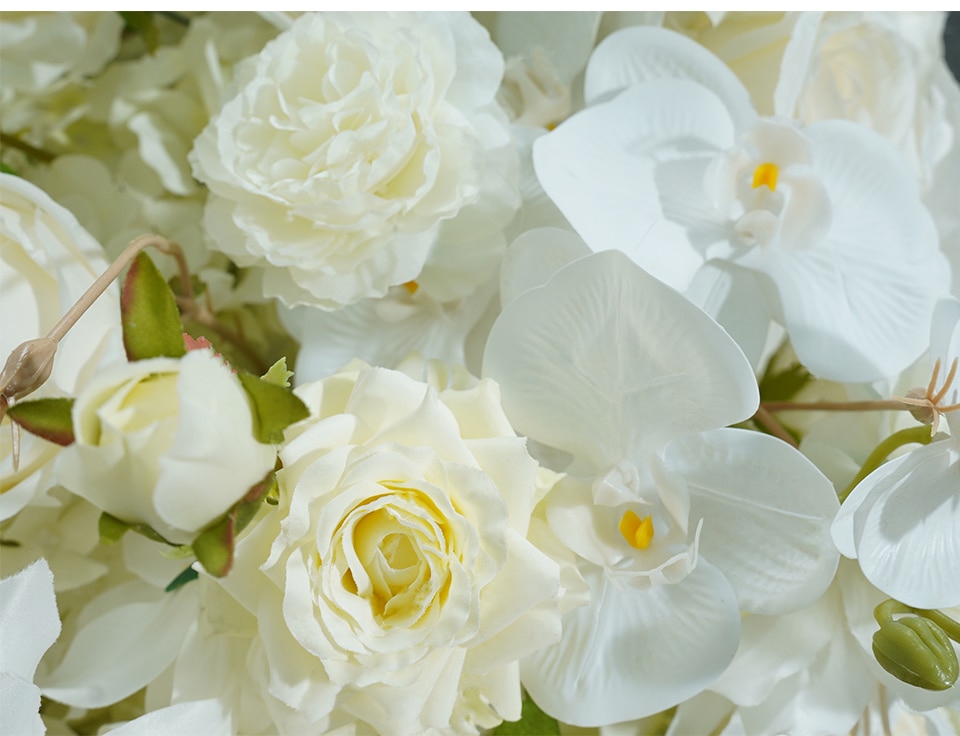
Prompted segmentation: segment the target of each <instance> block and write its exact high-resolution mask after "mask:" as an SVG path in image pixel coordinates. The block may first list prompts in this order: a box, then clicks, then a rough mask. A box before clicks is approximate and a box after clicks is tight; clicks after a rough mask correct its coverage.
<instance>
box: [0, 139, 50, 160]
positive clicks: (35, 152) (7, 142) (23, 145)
mask: <svg viewBox="0 0 960 736" xmlns="http://www.w3.org/2000/svg"><path fill="white" fill-rule="evenodd" d="M0 145H3V146H10V148H16V149H17V150H18V151H23V152H24V153H25V154H27V155H28V156H29V157H30V158H34V159H36V160H37V161H40V162H41V163H45V164H48V163H50V162H51V161H53V160H54V159H55V158H56V156H55V155H54V154H52V153H50V152H49V151H44V150H43V149H42V148H37V147H36V146H31V145H30V144H29V143H27V142H26V141H22V140H20V139H19V138H17V136H15V135H8V134H7V133H0Z"/></svg>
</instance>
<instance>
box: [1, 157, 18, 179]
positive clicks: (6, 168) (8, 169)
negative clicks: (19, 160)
mask: <svg viewBox="0 0 960 736" xmlns="http://www.w3.org/2000/svg"><path fill="white" fill-rule="evenodd" d="M0 172H2V173H4V174H13V175H14V176H20V174H18V173H17V172H16V170H15V169H13V168H11V167H10V166H7V165H6V164H5V163H3V161H0Z"/></svg>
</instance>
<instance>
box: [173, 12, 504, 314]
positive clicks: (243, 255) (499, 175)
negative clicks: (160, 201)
mask: <svg viewBox="0 0 960 736" xmlns="http://www.w3.org/2000/svg"><path fill="white" fill-rule="evenodd" d="M244 64H245V66H243V65H241V66H240V67H238V69H237V77H236V84H237V88H238V90H239V92H238V93H237V95H236V96H235V97H233V98H232V99H231V100H229V101H228V102H226V104H224V106H223V108H222V109H221V110H220V112H219V114H217V115H216V117H215V118H214V119H213V120H212V121H211V122H210V124H209V125H208V126H207V127H206V128H205V129H204V131H203V133H201V135H200V136H199V137H198V138H197V139H196V141H195V142H194V148H193V151H192V152H191V154H190V160H191V163H192V165H193V171H194V175H195V176H196V177H197V178H198V179H200V180H201V181H202V182H204V183H205V184H207V186H208V187H209V189H210V192H211V197H210V199H209V200H208V203H207V208H206V213H205V224H206V227H207V231H208V233H209V236H210V238H211V240H212V241H213V245H214V247H216V248H217V249H219V250H222V251H223V252H224V253H226V254H227V255H229V256H230V257H231V258H233V259H234V261H236V262H237V263H238V264H239V265H241V266H258V267H261V268H263V269H265V275H264V290H265V292H266V293H267V295H270V296H278V297H280V298H281V299H282V300H283V301H284V302H285V303H287V304H288V305H291V306H292V305H296V304H312V305H315V306H320V307H323V308H327V309H335V308H339V307H341V306H344V305H347V304H351V303H353V302H356V301H358V300H359V299H362V298H364V297H371V296H383V295H384V294H386V292H387V290H388V289H389V288H390V287H391V286H396V285H399V284H403V283H406V282H409V281H412V280H414V279H417V278H418V276H419V275H420V274H421V271H423V270H424V266H425V265H426V264H427V262H428V257H430V256H431V255H432V254H436V255H439V254H440V252H441V251H443V250H444V248H448V249H453V250H454V251H455V252H457V253H460V252H462V253H463V256H462V258H453V260H456V261H458V262H460V261H462V262H463V266H462V268H460V269H459V270H460V271H462V272H464V274H463V281H464V283H463V288H464V289H466V290H469V289H472V288H474V287H475V286H476V285H477V284H479V283H480V282H481V281H482V280H483V279H484V278H486V277H488V276H489V275H491V274H492V272H493V270H494V269H495V267H496V265H497V262H498V261H497V259H498V257H499V255H500V253H502V250H503V248H504V244H503V239H502V237H498V229H499V228H500V227H502V226H503V225H505V224H506V222H507V221H509V219H510V217H511V216H512V214H513V211H514V210H515V209H516V201H515V200H516V194H515V190H516V162H515V157H514V155H513V153H512V146H511V142H510V138H509V135H508V134H507V131H506V127H505V125H504V123H503V120H504V117H503V113H502V111H500V109H499V108H498V107H497V105H496V103H495V102H494V97H495V95H496V92H497V88H498V85H499V83H500V80H501V78H502V76H503V58H502V56H501V55H500V52H499V51H498V50H497V48H496V47H495V46H494V45H493V43H492V42H491V41H490V39H489V37H488V35H487V34H486V31H484V30H483V28H482V27H481V26H480V25H479V24H478V23H476V22H475V21H473V20H472V19H471V18H470V16H469V15H468V14H466V13H452V14H448V13H426V14H387V13H358V14H349V13H345V14H341V13H329V14H327V13H324V14H308V15H304V16H302V17H300V18H298V19H297V20H296V21H295V22H294V23H293V25H292V26H291V27H290V29H289V30H287V31H286V32H284V33H283V34H281V35H280V36H279V37H277V38H276V39H274V40H273V41H271V42H270V43H268V44H267V45H266V46H265V47H264V49H263V51H262V52H261V53H260V54H259V56H257V57H255V58H253V59H251V60H248V62H245V63H244ZM451 218H456V219H451ZM461 220H463V222H462V224H459V226H458V223H460V221H461ZM450 260H451V257H450V256H449V255H447V256H445V257H440V266H439V267H440V268H443V269H445V270H450V267H449V261H450ZM454 270H457V269H456V268H455V269H454ZM428 276H429V275H428ZM427 281H428V282H429V283H428V284H427V285H425V286H428V287H429V288H431V289H433V288H436V289H437V290H438V294H437V298H440V299H442V300H449V299H453V298H456V297H458V296H463V295H464V294H455V295H452V296H451V295H450V294H448V293H445V292H444V290H443V288H442V287H443V286H444V284H443V283H433V281H436V280H435V279H430V278H427Z"/></svg>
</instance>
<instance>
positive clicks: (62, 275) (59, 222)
mask: <svg viewBox="0 0 960 736" xmlns="http://www.w3.org/2000/svg"><path fill="white" fill-rule="evenodd" d="M106 268H107V261H106V260H105V259H104V254H103V248H101V247H100V244H99V243H97V241H96V240H94V239H93V238H92V237H91V236H90V234H89V233H87V231H86V230H84V229H83V228H82V227H81V226H80V224H79V223H78V222H77V219H76V218H75V217H74V216H73V215H72V214H71V213H70V212H69V211H67V210H66V209H64V208H63V207H61V206H60V205H59V204H57V203H56V202H54V201H53V200H52V199H51V198H50V197H49V196H47V194H45V193H44V192H43V191H41V190H40V189H38V188H37V187H36V186H34V185H33V184H30V183H29V182H27V181H26V180H24V179H21V178H19V177H16V176H11V175H9V174H0V361H6V359H7V356H8V355H9V354H10V352H11V351H12V350H13V349H14V348H15V347H17V346H18V345H20V343H22V342H24V341H26V340H32V339H35V338H39V337H43V336H45V335H46V334H47V333H48V332H49V331H50V329H51V328H52V327H53V326H54V325H55V324H56V323H57V321H58V320H59V319H60V317H61V316H62V315H63V314H64V313H65V312H66V311H67V309H69V308H70V307H71V306H73V304H74V302H76V300H77V299H78V298H79V297H80V296H81V295H82V294H83V292H84V291H86V289H87V287H89V286H90V284H92V283H93V282H94V280H95V279H96V278H97V277H98V276H99V275H100V274H101V273H102V272H103V271H104V270H105V269H106ZM119 302H120V300H119V294H118V289H117V288H116V287H110V288H109V289H107V291H106V293H104V294H103V295H102V296H101V297H100V298H99V299H98V300H97V301H96V302H94V304H93V305H92V306H91V307H90V308H89V309H88V310H87V312H86V313H85V314H84V316H83V317H82V318H81V319H80V321H79V322H77V324H76V325H75V326H74V327H73V328H72V329H71V330H70V332H68V333H67V335H66V337H64V338H63V340H61V341H60V346H59V348H58V349H57V354H56V358H55V360H54V364H53V372H52V374H51V375H50V378H49V379H48V380H47V382H46V383H45V384H44V385H43V386H42V387H41V388H40V389H39V390H37V391H36V392H34V393H33V394H31V396H30V398H42V397H50V396H64V395H67V396H69V395H73V394H75V393H76V392H77V391H78V390H79V389H80V388H81V387H82V386H83V385H84V384H85V383H86V382H87V381H88V380H89V379H90V378H91V377H92V375H93V373H94V371H96V369H97V367H98V366H99V365H102V364H104V363H106V362H109V361H110V360H113V359H116V358H118V357H119V356H121V355H123V345H122V343H121V336H120V303H119ZM20 442H21V444H20V466H19V469H18V470H17V471H16V472H14V470H13V454H12V447H11V440H10V420H9V419H7V418H5V419H4V421H3V426H2V428H0V453H2V455H0V457H2V465H0V478H2V479H0V518H3V519H5V518H7V517H9V516H11V515H12V514H14V513H16V512H17V511H18V510H19V509H20V508H22V507H23V506H24V505H25V504H27V503H28V502H29V501H30V499H32V498H33V497H34V496H35V495H36V494H37V493H38V492H41V491H43V490H45V489H46V487H48V486H49V485H50V479H49V477H48V473H47V472H46V471H45V470H44V468H47V467H48V465H49V462H50V460H51V459H52V458H53V457H55V456H56V454H57V451H58V449H59V448H58V446H57V445H54V444H53V443H51V442H47V441H46V440H42V439H40V438H38V437H35V436H34V435H31V434H29V433H26V432H23V433H21V438H20Z"/></svg>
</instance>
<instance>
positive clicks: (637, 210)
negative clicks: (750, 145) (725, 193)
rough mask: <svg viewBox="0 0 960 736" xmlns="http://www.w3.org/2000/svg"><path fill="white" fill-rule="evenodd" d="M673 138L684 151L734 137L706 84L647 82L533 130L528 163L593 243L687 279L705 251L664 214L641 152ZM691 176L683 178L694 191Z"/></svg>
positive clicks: (713, 147) (652, 168)
mask: <svg viewBox="0 0 960 736" xmlns="http://www.w3.org/2000/svg"><path fill="white" fill-rule="evenodd" d="M676 139H683V140H684V146H683V154H684V155H692V154H698V153H699V154H704V153H712V152H716V151H718V150H723V149H726V148H728V147H730V146H732V145H733V143H734V126H733V122H732V121H731V119H730V116H729V114H728V112H727V110H726V108H725V106H724V105H723V103H722V101H721V100H720V99H719V98H718V97H717V96H716V95H715V94H714V93H713V92H712V91H711V90H709V89H707V88H706V87H703V86H701V85H699V84H696V83H694V82H689V81H682V80H660V81H654V82H648V83H645V84H642V85H639V86H637V87H632V88H630V89H628V90H626V91H625V92H623V93H622V94H621V95H619V96H618V97H616V98H615V99H613V100H612V101H610V102H608V103H604V104H601V105H596V106H595V107H591V108H588V109H586V110H584V111H582V112H580V113H578V114H577V115H574V116H573V117H572V118H570V119H569V120H567V121H566V122H564V123H563V124H561V125H560V126H559V127H558V128H557V129H556V130H554V131H553V132H551V133H549V134H547V135H545V136H543V137H541V138H538V139H537V140H536V141H535V142H534V144H533V163H534V168H535V170H536V172H537V177H538V178H539V179H540V184H541V185H542V186H543V189H544V191H545V192H546V193H547V195H548V196H549V197H550V198H551V199H552V200H553V201H554V203H556V205H557V206H558V207H559V208H560V211H561V212H562V213H563V215H564V216H565V217H566V218H567V219H568V220H569V221H570V224H571V225H573V227H574V228H575V229H576V230H577V232H578V233H579V234H580V235H581V236H582V237H583V239H584V241H585V242H586V243H587V245H588V246H590V248H591V249H592V250H594V251H600V250H611V249H617V250H622V251H624V252H625V253H627V254H628V255H630V257H631V258H633V259H634V260H635V261H636V262H637V263H639V264H640V265H641V266H643V267H644V268H646V269H647V270H648V271H650V272H651V273H653V275H654V276H656V277H657V278H660V279H662V280H665V281H667V283H669V284H670V285H671V286H675V287H676V288H684V287H685V286H686V284H687V283H688V282H689V280H690V278H691V277H692V276H693V273H694V271H695V270H696V268H697V267H699V265H700V264H701V263H702V261H703V259H702V256H701V255H700V254H699V253H697V251H696V250H694V248H693V247H692V246H691V245H690V242H689V240H688V238H687V236H686V232H685V230H684V228H683V227H682V226H681V225H679V224H677V223H674V222H671V221H668V220H666V219H665V218H664V215H663V211H662V208H661V204H660V192H659V188H658V184H657V181H656V171H657V161H656V160H655V159H654V158H653V157H652V156H651V155H650V154H649V153H648V152H649V151H652V150H653V149H655V148H657V147H658V144H660V143H661V142H664V141H673V140H676ZM675 155H676V154H675ZM698 186H699V182H698V181H695V180H694V181H691V182H690V190H691V191H695V190H696V188H697V187H698Z"/></svg>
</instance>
